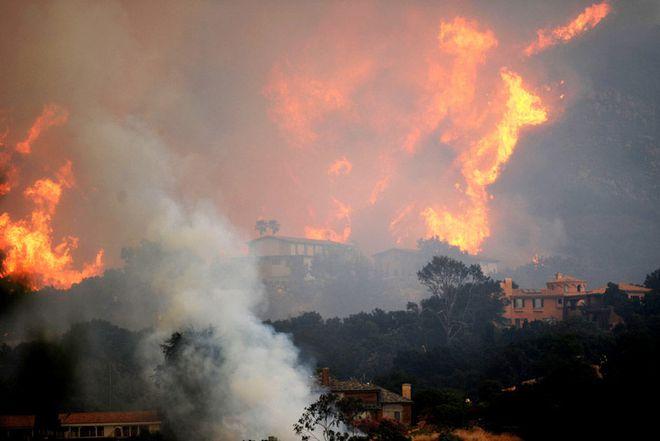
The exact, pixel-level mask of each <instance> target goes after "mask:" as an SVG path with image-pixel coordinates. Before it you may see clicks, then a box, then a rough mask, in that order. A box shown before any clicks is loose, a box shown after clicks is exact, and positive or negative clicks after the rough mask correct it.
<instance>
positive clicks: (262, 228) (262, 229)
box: [254, 219, 269, 236]
mask: <svg viewBox="0 0 660 441" xmlns="http://www.w3.org/2000/svg"><path fill="white" fill-rule="evenodd" d="M268 228H269V226H268V222H266V221H265V220H263V219H259V220H258V221H257V223H256V224H254V229H255V230H257V231H258V232H259V236H263V235H264V234H266V231H268Z"/></svg>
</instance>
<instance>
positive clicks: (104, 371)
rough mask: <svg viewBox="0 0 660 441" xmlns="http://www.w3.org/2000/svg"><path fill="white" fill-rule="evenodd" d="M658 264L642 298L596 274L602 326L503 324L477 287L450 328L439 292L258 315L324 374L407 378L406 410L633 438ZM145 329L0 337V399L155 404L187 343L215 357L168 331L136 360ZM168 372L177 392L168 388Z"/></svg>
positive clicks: (659, 311)
mask: <svg viewBox="0 0 660 441" xmlns="http://www.w3.org/2000/svg"><path fill="white" fill-rule="evenodd" d="M452 265H453V264H452ZM459 268H460V271H463V268H462V267H459ZM468 268H469V267H468ZM431 269H432V267H429V270H431ZM438 274H441V272H440V273H436V275H438ZM658 274H660V273H659V272H658V271H656V272H654V273H651V274H649V277H647V280H646V284H647V286H648V287H650V288H652V289H653V292H652V293H651V294H648V295H647V296H646V298H645V299H644V301H642V302H639V301H631V300H628V299H626V298H625V296H623V294H622V293H621V292H619V291H618V289H617V288H616V285H610V286H609V287H608V290H607V293H606V302H607V303H608V304H609V305H611V306H612V307H613V308H614V310H615V312H616V313H617V314H618V315H619V316H621V317H623V318H624V320H625V321H624V322H623V323H622V324H619V325H617V326H616V327H615V328H613V329H611V330H610V329H602V328H599V327H597V326H596V325H595V324H594V323H591V322H588V321H586V320H582V319H575V320H570V321H565V322H560V323H555V324H549V323H541V322H532V323H530V324H529V325H528V326H526V327H524V328H522V329H511V328H507V327H504V326H501V325H499V324H498V317H499V314H500V308H499V307H498V302H497V301H496V300H497V296H495V297H492V296H491V297H489V296H487V295H486V294H485V293H486V292H487V291H489V290H488V289H484V290H483V291H479V290H477V291H473V292H478V293H481V294H479V295H478V297H476V298H480V299H481V300H479V301H478V302H476V303H477V304H478V306H479V307H478V308H476V309H470V311H471V312H470V314H469V315H474V314H479V317H480V319H479V320H472V321H467V322H466V324H465V325H464V326H463V331H462V332H460V333H459V334H457V335H456V336H455V337H454V338H451V339H448V338H447V335H446V332H445V331H444V328H443V325H442V323H441V320H440V319H439V317H438V315H439V313H443V311H447V305H445V304H444V303H443V302H439V301H438V300H439V299H442V298H443V297H442V296H444V293H443V292H441V291H438V292H437V294H433V295H431V296H430V297H429V298H428V299H426V300H424V301H422V302H420V304H415V303H410V304H409V305H408V307H407V309H406V310H399V311H390V312H385V311H382V310H374V311H371V312H363V313H359V314H354V315H351V316H349V317H346V318H343V319H339V318H331V319H323V318H322V317H321V316H320V315H319V314H318V313H314V312H308V313H305V314H301V315H299V316H297V317H294V318H291V319H288V320H282V321H277V322H272V323H270V325H271V326H272V327H273V328H274V329H275V330H277V331H279V332H284V333H287V334H289V335H291V337H292V339H293V340H294V341H295V343H296V345H297V346H298V347H299V348H300V349H301V358H302V359H303V361H305V362H308V363H310V364H315V365H317V366H328V367H330V370H331V373H332V375H334V376H336V377H340V378H346V377H355V378H358V379H362V380H364V381H375V382H376V383H377V384H379V385H381V386H384V387H387V388H389V389H390V390H393V391H399V390H400V389H399V388H400V386H401V383H403V382H409V383H412V384H413V399H414V401H415V406H414V417H415V419H416V420H417V421H425V422H426V423H428V424H432V425H435V426H438V427H440V428H454V427H462V426H469V425H472V424H478V425H480V426H482V427H485V428H487V429H489V430H492V431H509V432H513V433H515V434H518V435H520V436H522V437H523V439H525V440H546V439H548V440H549V439H576V438H580V437H581V438H582V439H611V438H612V434H614V433H616V432H617V431H620V430H623V429H625V430H627V431H628V432H629V433H628V434H627V436H626V437H625V438H631V437H633V435H634V432H638V431H641V430H642V429H650V428H652V427H651V426H652V424H653V422H654V419H653V417H654V412H655V410H654V409H655V408H654V407H653V406H649V405H648V404H647V402H648V401H649V400H651V401H652V400H654V399H655V397H658V396H660V377H659V376H658V374H657V373H658V372H660V290H659V288H658V284H657V278H658ZM492 283H493V281H491V280H490V279H488V278H482V276H479V277H476V278H475V279H474V280H473V279H472V278H470V279H469V280H468V281H467V282H465V283H463V282H461V283H456V284H454V285H451V286H453V288H452V289H456V290H457V292H463V293H465V291H462V290H463V289H464V287H465V286H467V285H469V284H476V285H479V286H482V287H484V288H486V287H492ZM472 289H474V286H473V287H472ZM491 294H492V292H491ZM489 302H492V304H490V303H489ZM488 305H490V306H488ZM149 336H153V334H152V333H150V332H148V331H141V332H134V331H129V330H126V329H122V328H119V327H117V326H114V325H112V324H110V323H108V322H104V321H99V320H94V321H90V322H82V323H79V324H76V325H73V326H71V328H70V329H69V330H68V331H67V332H66V333H64V334H63V335H61V336H59V337H56V338H55V337H52V336H44V335H35V336H34V337H33V338H32V339H31V340H29V341H25V342H23V343H20V344H17V345H14V346H8V345H3V346H1V347H0V397H2V399H1V400H0V412H2V413H35V414H37V415H39V416H40V421H43V422H44V424H48V421H50V420H51V419H52V417H53V415H55V414H56V412H60V411H67V410H72V411H73V410H109V409H112V410H121V409H145V408H158V406H159V404H160V403H161V402H163V400H171V399H177V400H181V399H182V397H185V396H186V394H187V396H189V397H191V396H192V397H202V398H203V397H204V376H202V377H196V376H195V375H194V373H195V371H194V369H192V368H190V366H187V365H188V364H189V363H191V361H194V358H192V357H191V356H192V355H195V354H201V355H202V356H203V357H204V358H205V359H210V360H220V359H221V357H222V351H221V350H220V348H219V347H218V346H217V343H216V341H215V339H213V331H212V330H201V331H194V330H184V331H182V332H181V333H178V334H174V335H172V336H171V337H170V338H169V339H168V340H167V341H165V342H164V345H163V353H162V354H160V356H161V359H162V362H161V367H160V368H159V370H157V371H156V372H151V373H149V372H146V373H145V372H144V371H143V367H142V366H144V364H143V363H142V362H141V357H143V356H144V355H145V354H144V352H143V349H142V348H143V345H142V344H143V343H144V342H145V338H148V337H149ZM213 366H214V364H213V363H211V364H209V365H208V366H207V367H209V368H210V369H211V372H212V371H213V369H214V368H213ZM157 383H158V384H160V386H161V387H160V389H158V388H157V387H156V386H157ZM172 384H177V385H178V386H180V387H179V388H178V389H177V393H178V394H180V393H181V392H183V393H184V395H177V396H176V398H173V396H172V395H171V394H172V392H173V391H172V389H171V388H170V387H169V386H167V385H172ZM163 386H165V387H163ZM168 393H169V394H170V395H168ZM191 402H196V398H193V399H192V400H191ZM202 402H203V400H202V401H200V403H202ZM184 417H185V416H184ZM292 423H293V422H292Z"/></svg>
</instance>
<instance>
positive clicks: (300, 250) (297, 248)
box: [296, 243, 305, 256]
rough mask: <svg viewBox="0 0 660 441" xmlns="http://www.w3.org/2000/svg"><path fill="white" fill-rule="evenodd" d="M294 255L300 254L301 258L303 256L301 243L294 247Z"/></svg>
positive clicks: (303, 246) (303, 250) (303, 248)
mask: <svg viewBox="0 0 660 441" xmlns="http://www.w3.org/2000/svg"><path fill="white" fill-rule="evenodd" d="M296 254H300V255H301V256H303V255H304V254H305V245H304V244H302V243H299V244H298V245H297V247H296Z"/></svg>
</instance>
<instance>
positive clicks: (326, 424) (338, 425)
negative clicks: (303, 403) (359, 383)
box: [293, 393, 367, 441]
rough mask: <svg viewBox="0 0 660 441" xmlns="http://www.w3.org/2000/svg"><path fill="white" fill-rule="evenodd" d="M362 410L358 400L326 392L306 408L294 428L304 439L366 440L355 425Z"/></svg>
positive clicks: (333, 440)
mask: <svg viewBox="0 0 660 441" xmlns="http://www.w3.org/2000/svg"><path fill="white" fill-rule="evenodd" d="M360 410H361V405H360V403H359V402H358V401H356V400H349V399H345V398H340V397H339V396H338V395H335V394H333V393H325V394H322V395H321V396H320V397H319V399H318V400H316V401H315V402H314V403H312V404H310V405H309V406H307V407H306V408H305V411H304V412H303V414H302V416H301V417H300V419H299V420H298V422H297V423H296V424H294V425H293V430H294V432H296V434H297V435H299V436H300V438H301V439H302V440H303V441H309V440H311V439H315V440H319V441H320V440H323V441H357V440H366V439H367V438H366V437H365V436H364V435H362V434H361V433H360V431H359V430H358V429H357V428H356V427H355V425H354V422H355V418H356V416H357V415H358V414H359V413H360Z"/></svg>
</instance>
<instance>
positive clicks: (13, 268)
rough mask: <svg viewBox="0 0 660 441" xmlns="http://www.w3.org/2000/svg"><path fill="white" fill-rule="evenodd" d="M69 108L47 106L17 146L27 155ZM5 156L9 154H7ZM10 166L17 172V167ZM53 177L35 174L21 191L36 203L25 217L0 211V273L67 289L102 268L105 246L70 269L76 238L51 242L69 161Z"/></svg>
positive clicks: (69, 181) (67, 184) (68, 182)
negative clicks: (90, 259)
mask: <svg viewBox="0 0 660 441" xmlns="http://www.w3.org/2000/svg"><path fill="white" fill-rule="evenodd" d="M67 116H68V113H67V112H66V110H64V109H62V108H60V107H57V106H55V105H49V106H46V108H45V110H44V114H42V115H41V116H40V117H39V118H38V119H37V122H35V124H34V125H33V126H32V129H31V130H30V134H29V135H28V138H27V139H26V140H25V141H24V142H22V143H20V144H19V145H18V146H17V147H16V151H18V152H20V153H23V154H28V153H30V152H31V143H32V142H33V141H34V140H36V139H37V138H38V137H39V133H40V132H41V131H42V130H43V129H44V128H46V127H50V126H53V125H59V124H63V123H64V121H66V118H67ZM6 158H7V160H9V159H10V158H11V157H10V156H6ZM11 170H13V171H14V172H16V173H17V171H16V170H17V169H16V168H15V167H12V168H11ZM56 177H57V180H52V179H48V178H44V179H39V180H37V181H35V182H34V183H33V184H32V185H31V186H29V187H27V188H26V189H25V190H24V191H23V196H24V197H25V198H26V199H28V200H29V201H31V202H32V203H33V204H34V206H35V208H34V210H33V211H32V212H31V213H30V215H29V216H28V217H26V218H25V219H19V220H12V218H11V216H10V214H9V213H7V212H4V213H2V214H0V248H2V250H3V252H4V261H3V267H2V271H1V274H2V276H3V277H4V276H7V275H14V276H20V277H22V278H25V279H26V280H27V281H28V283H29V285H30V287H31V288H33V289H39V288H42V287H44V286H53V287H55V288H69V287H70V286H71V285H73V284H74V283H78V282H80V281H81V280H83V279H85V278H87V277H92V276H95V275H98V274H100V273H101V272H102V270H103V250H102V249H101V250H99V251H98V253H97V254H96V258H95V259H94V261H93V262H91V263H86V264H84V265H83V268H82V269H81V270H76V269H74V268H73V257H72V255H71V253H72V251H73V250H74V249H76V248H77V247H78V238H77V237H73V236H70V237H65V238H63V239H62V240H61V242H60V243H58V244H53V238H52V235H53V229H52V226H51V223H52V218H53V215H54V214H55V211H56V208H57V206H58V204H59V202H60V199H61V197H62V193H63V191H64V190H65V189H69V188H71V187H73V186H74V184H75V180H74V177H73V172H72V165H71V162H70V161H66V162H65V164H64V165H63V166H62V167H60V169H59V170H58V171H57V173H56ZM10 189H11V188H10V187H9V188H8V190H7V191H9V190H10Z"/></svg>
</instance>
